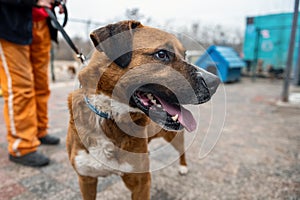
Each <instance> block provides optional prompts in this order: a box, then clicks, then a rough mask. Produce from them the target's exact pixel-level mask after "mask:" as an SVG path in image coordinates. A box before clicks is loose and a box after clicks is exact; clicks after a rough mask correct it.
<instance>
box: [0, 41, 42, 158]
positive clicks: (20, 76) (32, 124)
mask: <svg viewBox="0 0 300 200" xmlns="http://www.w3.org/2000/svg"><path fill="white" fill-rule="evenodd" d="M0 80H1V86H2V90H3V97H4V102H5V103H4V112H3V113H4V118H5V122H6V128H7V139H8V151H9V154H10V155H12V156H23V155H25V154H28V153H31V152H35V151H36V149H37V147H38V146H39V144H40V141H39V140H38V139H37V137H36V135H37V122H36V105H35V98H34V96H35V94H34V89H33V87H34V85H33V75H32V68H31V65H30V62H29V46H28V45H27V46H26V45H17V44H14V43H11V42H8V41H5V40H1V39H0Z"/></svg>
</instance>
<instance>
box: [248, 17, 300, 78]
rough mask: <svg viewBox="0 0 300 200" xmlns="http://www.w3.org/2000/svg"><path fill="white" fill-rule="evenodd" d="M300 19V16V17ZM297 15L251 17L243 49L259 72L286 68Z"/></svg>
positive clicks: (296, 55) (294, 64) (295, 55)
mask: <svg viewBox="0 0 300 200" xmlns="http://www.w3.org/2000/svg"><path fill="white" fill-rule="evenodd" d="M299 17H300V15H299ZM292 21H293V13H280V14H271V15H263V16H255V17H247V26H246V31H245V40H244V47H243V56H244V60H245V61H246V62H247V63H248V70H250V66H251V67H252V69H254V70H255V71H256V72H257V71H258V70H260V71H261V70H262V71H268V70H269V69H270V67H272V68H273V69H275V70H281V69H282V70H284V69H285V67H286V61H287V55H288V48H289V41H290V35H291V28H292ZM299 31H300V20H299V19H298V25H297V35H296V44H295V51H294V56H293V68H294V70H292V71H293V72H294V71H295V68H296V65H297V57H298V46H299Z"/></svg>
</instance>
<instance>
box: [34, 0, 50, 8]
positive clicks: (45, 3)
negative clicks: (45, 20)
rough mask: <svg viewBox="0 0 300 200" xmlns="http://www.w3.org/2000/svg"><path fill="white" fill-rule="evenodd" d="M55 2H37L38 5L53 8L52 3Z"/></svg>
mask: <svg viewBox="0 0 300 200" xmlns="http://www.w3.org/2000/svg"><path fill="white" fill-rule="evenodd" d="M52 3H54V0H38V1H37V2H36V5H37V6H41V7H47V8H51V4H52Z"/></svg>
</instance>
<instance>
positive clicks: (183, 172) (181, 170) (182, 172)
mask: <svg viewBox="0 0 300 200" xmlns="http://www.w3.org/2000/svg"><path fill="white" fill-rule="evenodd" d="M178 172H179V174H180V175H186V174H187V173H188V172H189V169H188V167H187V166H186V165H180V166H179V170H178Z"/></svg>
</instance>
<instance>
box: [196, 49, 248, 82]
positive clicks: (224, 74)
mask: <svg viewBox="0 0 300 200" xmlns="http://www.w3.org/2000/svg"><path fill="white" fill-rule="evenodd" d="M195 64H196V65H197V66H199V67H201V68H203V69H206V70H207V71H209V72H212V73H214V74H216V75H218V76H219V78H220V79H221V81H222V82H233V81H238V80H239V79H240V77H241V68H242V67H245V66H246V64H245V62H244V61H243V60H242V59H241V58H240V57H239V56H238V53H237V52H236V51H235V50H234V49H233V48H231V47H227V46H214V45H212V46H210V47H209V48H208V49H207V50H206V52H205V54H203V55H202V56H200V57H199V59H198V60H197V61H196V62H195Z"/></svg>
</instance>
